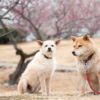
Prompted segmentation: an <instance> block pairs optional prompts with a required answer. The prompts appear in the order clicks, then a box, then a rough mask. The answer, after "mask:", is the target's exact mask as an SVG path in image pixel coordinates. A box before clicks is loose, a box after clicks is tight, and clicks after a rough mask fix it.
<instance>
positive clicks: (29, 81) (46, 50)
mask: <svg viewBox="0 0 100 100" xmlns="http://www.w3.org/2000/svg"><path fill="white" fill-rule="evenodd" d="M37 42H38V44H39V45H41V49H40V51H39V52H38V53H37V54H36V55H35V57H34V59H33V60H32V61H31V62H30V63H29V64H28V66H27V68H26V70H25V71H24V73H23V74H22V76H21V78H20V81H19V84H18V91H19V92H20V93H25V92H32V93H33V92H34V90H35V91H36V86H37V84H40V86H41V89H42V94H44V95H49V93H50V80H51V77H52V74H53V73H54V71H55V68H56V59H55V52H56V45H57V44H59V42H60V40H55V41H52V40H47V41H44V42H43V41H40V40H39V41H37ZM38 86H39V85H38ZM38 88H39V87H38Z"/></svg>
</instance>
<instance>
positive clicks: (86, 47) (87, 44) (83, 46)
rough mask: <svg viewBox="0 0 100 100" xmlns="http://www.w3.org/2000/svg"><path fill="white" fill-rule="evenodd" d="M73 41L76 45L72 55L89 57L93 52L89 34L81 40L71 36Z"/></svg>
mask: <svg viewBox="0 0 100 100" xmlns="http://www.w3.org/2000/svg"><path fill="white" fill-rule="evenodd" d="M71 39H72V40H73V43H74V45H73V51H72V54H73V55H74V56H83V55H88V54H90V53H91V52H93V43H92V41H91V40H90V38H89V37H88V35H87V34H85V35H83V36H82V37H79V38H77V37H75V36H71Z"/></svg>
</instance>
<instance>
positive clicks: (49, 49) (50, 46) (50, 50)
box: [37, 40, 60, 57]
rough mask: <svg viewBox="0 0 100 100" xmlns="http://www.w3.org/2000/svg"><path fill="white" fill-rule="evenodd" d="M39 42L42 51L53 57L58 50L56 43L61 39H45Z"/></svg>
mask: <svg viewBox="0 0 100 100" xmlns="http://www.w3.org/2000/svg"><path fill="white" fill-rule="evenodd" d="M37 42H38V44H39V45H40V46H41V50H40V51H41V52H42V53H43V54H45V55H46V56H49V57H51V56H53V54H54V53H55V51H56V45H58V44H59V42H60V40H55V41H53V40H47V41H44V42H43V41H40V40H38V41H37Z"/></svg>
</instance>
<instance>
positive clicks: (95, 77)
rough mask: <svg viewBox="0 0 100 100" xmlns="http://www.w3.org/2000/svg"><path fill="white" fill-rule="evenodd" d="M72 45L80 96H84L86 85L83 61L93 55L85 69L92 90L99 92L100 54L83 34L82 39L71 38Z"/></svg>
mask: <svg viewBox="0 0 100 100" xmlns="http://www.w3.org/2000/svg"><path fill="white" fill-rule="evenodd" d="M71 38H72V40H73V43H74V46H73V52H74V53H75V60H76V66H77V67H78V71H79V75H80V79H81V80H80V81H81V83H82V84H81V94H85V84H86V69H85V67H86V66H85V63H84V60H86V59H88V57H89V56H90V55H91V54H92V53H94V55H93V57H92V58H91V59H90V60H89V61H88V63H87V68H88V71H89V77H90V80H91V84H92V86H93V88H94V89H96V90H97V91H100V52H99V50H98V49H97V48H96V47H95V45H94V43H93V42H92V40H91V39H90V38H89V37H88V35H87V34H85V35H84V36H83V37H80V38H76V37H73V36H72V37H71Z"/></svg>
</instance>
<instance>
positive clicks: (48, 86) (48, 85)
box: [46, 77, 50, 95]
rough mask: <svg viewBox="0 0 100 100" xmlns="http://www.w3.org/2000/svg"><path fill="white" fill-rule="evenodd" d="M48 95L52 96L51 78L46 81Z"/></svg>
mask: <svg viewBox="0 0 100 100" xmlns="http://www.w3.org/2000/svg"><path fill="white" fill-rule="evenodd" d="M46 89H47V95H49V94H50V77H49V78H47V79H46Z"/></svg>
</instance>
